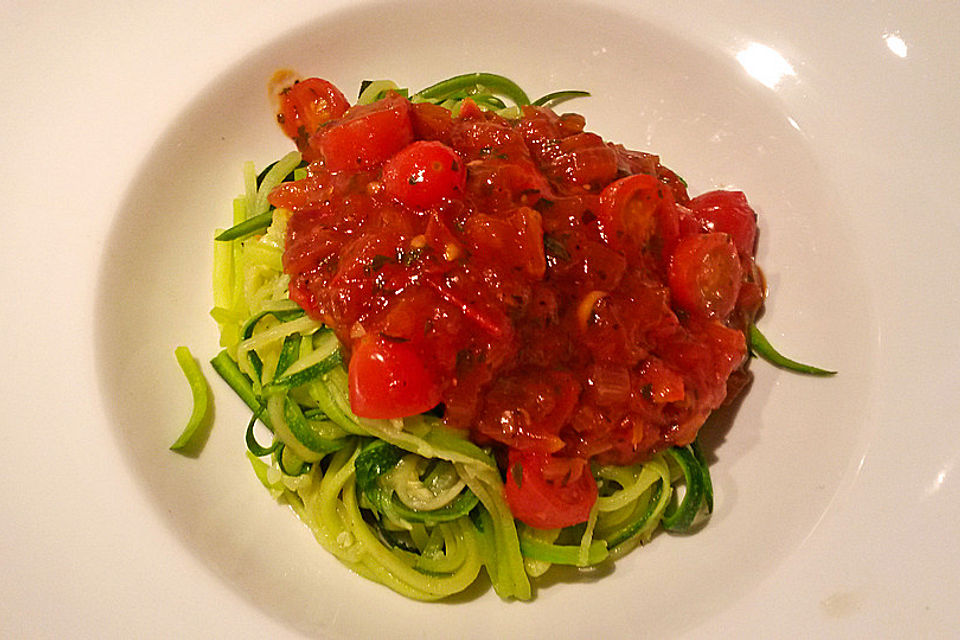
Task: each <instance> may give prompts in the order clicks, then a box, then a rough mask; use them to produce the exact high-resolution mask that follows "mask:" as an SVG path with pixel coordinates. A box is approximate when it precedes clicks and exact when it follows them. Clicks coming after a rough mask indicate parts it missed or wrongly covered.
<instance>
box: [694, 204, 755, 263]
mask: <svg viewBox="0 0 960 640" xmlns="http://www.w3.org/2000/svg"><path fill="white" fill-rule="evenodd" d="M687 206H688V207H689V208H690V210H691V211H692V212H693V215H694V217H696V218H697V220H699V221H700V223H701V224H702V225H703V226H704V227H705V228H706V229H707V230H708V231H719V232H722V233H727V234H730V237H731V238H733V243H734V244H735V245H736V246H737V251H739V252H740V253H741V254H743V255H745V256H753V248H754V245H755V243H756V239H757V214H756V213H755V212H754V210H753V209H752V208H751V207H750V205H749V204H747V196H745V195H744V193H743V192H742V191H708V192H707V193H704V194H701V195H699V196H697V197H696V198H694V199H693V200H691V201H690V204H688V205H687Z"/></svg>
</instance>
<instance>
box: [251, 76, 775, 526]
mask: <svg viewBox="0 0 960 640" xmlns="http://www.w3.org/2000/svg"><path fill="white" fill-rule="evenodd" d="M321 88H322V87H321ZM314 90H316V87H314ZM292 93H293V95H294V96H295V97H297V96H298V95H299V96H302V94H303V93H304V92H302V91H299V92H297V91H294V92H292ZM318 94H319V95H321V96H323V97H322V98H321V99H323V100H326V103H327V104H328V105H332V106H331V107H328V108H327V112H328V113H330V115H329V117H328V118H326V119H325V120H324V121H323V122H320V123H314V124H313V125H312V127H311V129H310V130H304V128H303V127H302V126H301V127H300V128H299V129H298V130H297V131H296V132H295V133H291V137H293V138H294V139H295V140H296V142H297V144H298V146H299V147H300V149H301V151H302V152H303V153H304V157H306V158H309V159H311V160H312V161H313V162H312V163H311V164H310V165H309V168H308V176H307V177H306V178H304V179H302V180H299V181H297V182H292V183H285V184H283V185H281V186H280V187H278V188H277V189H276V190H275V191H274V192H273V193H272V194H271V196H270V201H271V202H272V203H273V204H274V205H275V206H277V207H284V208H286V209H289V210H291V211H293V215H292V217H291V218H290V220H289V223H288V237H287V246H286V252H285V255H284V268H285V270H286V272H287V273H289V275H290V277H291V281H290V297H291V299H293V300H295V301H296V302H297V303H298V304H300V305H301V306H302V307H303V308H304V309H305V310H306V311H307V312H308V313H309V314H310V315H311V316H313V317H315V318H317V319H320V320H322V321H323V322H324V323H325V324H327V325H328V326H330V327H331V328H333V330H334V331H336V333H337V335H338V336H339V338H340V339H341V341H342V342H343V344H344V345H346V347H347V349H348V350H349V351H350V354H351V356H350V364H349V376H350V391H351V401H352V403H353V408H354V411H355V412H356V413H357V414H358V415H360V416H366V417H375V418H394V417H401V416H405V415H410V414H415V413H419V412H423V411H428V410H432V409H436V410H438V411H442V415H443V418H444V420H445V421H446V422H447V423H448V424H449V425H451V426H454V427H458V428H463V429H469V431H470V434H471V437H472V438H473V439H474V440H475V441H476V442H478V443H480V444H493V445H496V446H497V447H498V448H500V450H501V452H502V453H504V454H509V455H503V456H502V458H501V460H503V461H505V460H508V459H509V460H510V464H511V465H515V466H519V465H521V464H526V465H527V466H528V467H531V468H532V466H536V474H537V476H536V477H538V478H541V479H543V482H542V483H540V484H544V483H545V486H552V487H553V488H554V489H553V490H554V493H555V494H557V495H560V494H562V493H564V492H566V493H567V494H569V493H570V492H571V488H570V487H571V486H572V485H573V484H574V483H579V484H577V486H578V487H579V489H578V490H577V491H575V492H574V493H575V494H576V495H577V496H581V495H586V496H587V498H578V500H579V501H580V503H581V505H580V507H578V508H568V507H563V508H559V507H558V508H554V507H552V506H550V504H552V503H550V504H547V506H546V507H543V505H542V504H540V503H543V499H541V498H538V497H533V498H530V497H529V496H528V497H526V498H525V497H523V496H522V495H521V496H520V497H519V498H518V497H516V494H517V493H518V488H520V487H522V483H520V482H517V487H511V491H508V499H509V501H510V504H511V506H512V507H513V509H514V512H515V514H519V513H525V512H531V513H533V512H535V513H541V511H543V509H546V511H547V512H548V513H547V516H546V517H541V516H542V514H541V515H540V516H531V518H532V519H534V520H535V521H536V522H535V523H534V522H530V524H534V526H564V525H566V524H572V523H574V522H578V521H582V520H583V519H585V518H586V512H585V511H584V510H583V508H582V503H583V502H584V500H589V503H590V504H592V501H593V500H595V499H596V486H595V484H594V483H593V481H592V478H586V479H585V477H584V476H589V475H590V474H589V468H588V467H587V466H586V465H585V464H584V463H585V462H586V461H590V460H595V461H599V462H606V463H618V464H626V463H633V462H637V461H642V460H643V459H645V458H647V457H649V456H650V455H651V454H652V453H653V452H655V451H658V450H660V449H663V448H665V447H668V446H670V445H674V444H679V445H683V444H687V443H689V442H691V441H692V440H693V439H694V438H695V436H696V434H697V431H698V429H699V428H700V427H701V425H702V424H703V422H704V420H705V419H706V418H707V416H708V415H709V414H710V412H711V411H713V410H714V409H716V408H717V407H718V406H720V404H721V403H722V402H723V401H724V400H725V399H726V398H728V397H730V396H731V395H732V394H734V393H736V391H737V390H739V388H740V387H741V386H742V384H743V382H744V379H745V373H744V372H743V366H744V363H745V359H746V344H745V331H744V330H745V328H746V327H747V325H748V324H749V323H750V322H751V321H752V319H753V316H754V315H755V314H756V312H757V310H758V308H759V307H760V305H761V304H762V301H763V290H762V287H761V284H760V278H759V275H758V271H757V269H756V266H755V264H754V260H753V249H754V239H755V231H756V221H755V216H754V213H753V211H752V210H751V209H750V207H749V205H748V204H747V202H746V199H745V198H744V197H743V194H741V193H739V192H727V191H715V192H711V193H708V194H704V195H701V196H699V197H697V198H694V199H692V200H691V199H690V198H689V197H688V195H687V192H686V188H685V185H684V183H683V182H682V180H680V179H679V178H678V177H677V176H676V175H675V174H674V173H673V172H671V171H670V170H669V169H667V168H665V167H663V166H662V165H661V164H659V161H658V158H657V157H656V156H653V155H649V154H646V153H640V152H635V151H628V150H626V149H625V148H623V147H622V146H619V145H615V144H611V143H608V142H605V141H604V140H602V139H601V138H600V137H599V136H597V135H596V134H593V133H589V132H587V131H586V130H585V129H584V124H585V123H584V119H583V117H581V116H579V115H576V114H565V115H557V114H555V113H554V112H553V111H551V110H550V109H546V108H539V107H532V106H527V107H524V108H523V115H522V117H521V118H520V119H519V120H507V119H505V118H502V117H500V116H498V115H495V114H493V113H490V112H484V111H481V110H480V109H479V108H477V107H476V106H475V105H474V104H473V103H472V102H470V101H469V100H468V101H466V102H464V103H463V105H462V108H461V110H460V113H459V115H458V116H456V117H454V116H452V115H451V113H450V112H449V111H448V110H446V109H444V108H441V107H439V106H435V105H432V104H428V103H420V104H411V103H410V102H409V101H408V100H407V99H405V98H403V97H401V96H400V95H398V94H390V95H388V96H387V97H386V98H385V99H383V100H380V101H378V102H375V103H373V104H371V105H366V106H356V107H352V108H350V109H349V110H346V111H344V110H343V109H341V108H339V107H338V106H337V105H338V104H339V100H338V99H337V94H334V93H333V92H331V91H329V90H324V91H319V92H318ZM330 96H333V97H330ZM285 108H286V109H287V112H288V113H294V115H293V116H290V115H288V116H287V117H286V120H287V121H288V122H289V121H290V120H291V119H293V118H294V117H296V113H309V114H311V116H310V118H307V117H299V120H298V122H306V121H308V120H310V119H313V120H316V113H317V112H319V111H322V110H320V109H315V110H310V109H309V108H308V107H307V106H304V105H302V104H301V103H296V104H294V105H292V106H291V105H287V106H286V107H285ZM515 461H516V462H515ZM584 469H586V471H585V472H584V471H583V470H584ZM514 471H515V472H517V471H522V469H519V468H516V469H514ZM528 473H533V472H532V471H528ZM517 477H519V476H517ZM530 477H533V476H530ZM505 481H506V482H507V483H508V484H509V482H510V481H511V475H510V472H509V471H508V472H507V473H506V480H505ZM584 483H586V484H584ZM530 484H531V486H533V485H532V483H530ZM538 486H539V485H538ZM591 487H592V489H591ZM541 488H542V487H541ZM511 492H512V493H513V494H514V496H513V497H511V495H510V494H511ZM521 493H522V491H521ZM540 493H542V491H540ZM557 495H554V498H556V497H557ZM530 500H533V501H534V502H536V503H537V504H536V505H534V506H533V507H532V508H531V507H530V505H529V504H526V502H529V501H530ZM538 501H539V502H538ZM548 502H549V501H548ZM555 502H557V503H558V504H559V503H561V502H563V500H556V501H555ZM588 506H589V505H588ZM541 507H543V508H541ZM588 511H589V509H587V512H588ZM551 514H552V515H551ZM554 516H555V517H554ZM518 517H520V516H519V515H518Z"/></svg>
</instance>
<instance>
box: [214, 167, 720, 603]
mask: <svg viewBox="0 0 960 640" xmlns="http://www.w3.org/2000/svg"><path fill="white" fill-rule="evenodd" d="M300 164H301V163H300V157H299V154H297V153H296V152H294V153H290V154H289V155H287V156H285V157H284V158H283V159H281V160H280V161H278V162H277V163H275V164H274V165H272V166H271V167H270V168H269V169H268V170H266V171H264V172H262V173H261V174H260V175H259V176H258V175H257V174H256V172H255V170H254V168H253V165H252V164H250V163H248V164H247V165H245V167H244V174H245V179H246V183H247V193H246V194H245V195H244V196H242V197H239V198H237V199H236V201H235V203H234V204H235V221H236V222H237V223H242V222H243V221H244V220H249V219H251V218H253V217H255V216H257V215H262V214H263V213H265V212H270V214H271V223H270V225H269V227H268V228H267V229H266V230H265V231H263V232H262V233H260V234H258V235H255V236H250V237H246V238H236V239H232V240H226V241H218V242H217V243H216V245H215V269H214V280H215V286H214V291H215V308H214V309H213V312H212V315H213V317H214V318H215V319H216V320H217V322H218V323H219V325H220V328H221V346H222V347H223V351H221V352H220V354H219V355H217V356H216V358H214V359H213V361H212V364H213V366H214V368H215V370H216V371H217V372H218V373H219V374H220V375H221V377H222V378H223V379H224V380H225V381H226V382H227V383H228V384H229V385H230V387H231V388H232V389H233V390H234V391H235V392H236V393H237V395H238V396H239V397H240V398H241V399H242V400H243V401H244V402H245V403H246V404H247V406H248V407H249V408H250V409H251V410H252V417H251V419H250V422H249V424H248V427H247V431H246V443H247V448H248V452H247V455H248V457H249V459H250V462H251V464H252V466H253V469H254V471H255V473H256V476H257V478H259V480H260V482H261V483H262V484H263V486H264V487H266V488H267V489H268V490H269V491H270V493H271V494H272V495H273V496H274V497H275V498H276V499H278V500H280V501H281V502H284V503H286V504H288V505H290V507H292V509H293V510H294V511H295V512H296V513H297V515H298V516H299V517H300V519H301V520H302V521H303V522H304V523H305V524H306V525H307V526H308V527H309V528H310V529H311V531H313V534H314V535H315V537H316V539H317V541H318V542H319V543H320V544H321V545H322V546H323V547H324V548H325V549H326V550H327V551H329V552H330V553H332V554H333V555H334V556H336V557H337V558H338V559H339V560H340V561H341V562H342V563H343V564H345V565H346V566H347V567H349V568H350V569H351V570H353V571H354V572H356V573H358V574H359V575H361V576H364V577H366V578H369V579H371V580H375V581H377V582H380V583H382V584H384V585H386V586H388V587H390V588H391V589H393V590H394V591H396V592H398V593H401V594H403V595H405V596H408V597H411V598H415V599H418V600H437V599H441V598H444V597H446V596H450V595H452V594H455V593H458V592H460V591H463V590H464V589H466V588H467V587H468V586H469V585H471V584H472V583H473V582H474V581H475V580H477V578H478V576H479V574H480V573H481V570H485V571H486V574H487V576H488V577H489V579H490V582H491V583H492V585H493V587H494V589H495V590H496V592H497V594H498V595H500V597H502V598H517V599H522V600H525V599H529V598H530V597H531V583H530V578H531V577H538V576H541V575H543V574H544V573H545V572H546V571H547V570H549V568H550V567H551V566H552V565H571V566H574V567H593V566H596V565H598V564H600V563H603V562H606V561H609V560H611V559H612V558H614V557H617V556H619V555H621V554H623V553H624V552H626V551H628V550H630V549H632V548H633V547H635V546H636V545H638V544H643V543H645V542H647V541H649V540H650V538H651V537H652V536H653V534H654V533H655V532H656V531H657V529H658V528H663V529H668V530H681V531H682V530H686V529H689V528H690V526H691V525H692V524H693V522H694V519H695V518H696V517H697V515H698V514H699V513H701V512H702V511H704V510H706V511H709V510H711V509H712V489H711V484H710V476H709V472H708V471H707V467H706V465H705V463H704V461H703V458H702V455H701V454H700V451H699V449H698V448H697V445H696V444H693V445H690V446H687V447H682V448H678V447H674V448H671V449H669V450H667V451H665V452H662V453H659V454H657V455H655V456H654V457H653V458H652V459H650V460H648V461H647V462H645V463H643V464H637V465H633V466H625V467H617V466H607V465H598V466H594V467H593V468H592V473H593V475H594V477H595V478H596V480H597V483H598V485H599V487H600V497H599V498H598V500H597V502H596V504H595V506H594V508H593V510H592V512H591V514H590V517H589V519H588V521H587V522H586V523H583V524H580V525H576V526H572V527H567V528H564V529H553V530H540V529H534V528H532V527H529V526H527V525H524V524H523V523H520V522H518V521H516V520H514V518H513V516H512V514H511V512H510V509H509V507H508V505H507V503H506V501H505V499H504V497H503V491H504V490H503V483H504V478H503V476H502V475H501V472H500V471H499V469H498V467H497V464H496V462H495V460H494V458H493V456H492V455H491V453H490V452H489V451H487V450H484V449H482V448H480V447H478V446H477V445H475V444H473V443H472V442H471V441H470V440H469V439H468V438H467V434H466V433H464V432H460V431H456V430H453V429H449V428H447V427H445V426H444V425H443V424H442V422H441V421H440V420H439V419H438V418H437V417H435V416H433V415H429V414H423V415H418V416H414V417H410V418H405V419H402V420H399V419H398V420H373V419H366V418H360V417H357V416H356V415H354V413H353V412H352V411H351V409H350V403H349V399H348V393H347V372H346V369H345V367H344V362H343V357H342V355H341V346H340V344H339V343H338V341H337V339H336V337H335V336H334V335H333V332H332V331H330V330H329V329H328V328H326V327H324V326H323V325H322V324H320V323H319V322H317V321H316V320H313V319H312V318H310V317H308V316H307V315H305V314H304V312H303V311H302V310H301V309H300V308H299V307H298V306H297V305H296V304H294V303H293V302H291V301H290V300H289V299H288V297H287V285H288V281H289V277H288V276H287V275H285V274H284V273H283V269H282V255H283V250H284V237H285V227H286V221H287V216H288V215H289V214H288V212H286V211H284V210H282V209H274V210H272V212H271V211H270V208H269V205H268V204H267V201H266V194H267V193H269V191H270V190H271V189H273V187H275V186H276V185H277V184H278V183H279V182H281V181H282V180H284V179H292V178H294V177H296V176H297V175H298V174H299V172H300V171H302V170H303V169H302V167H300ZM298 167H299V168H298ZM261 424H262V426H261ZM263 427H266V429H263ZM261 430H262V431H261ZM258 431H260V435H258ZM263 440H269V442H268V444H261V441H263ZM678 485H683V486H684V491H683V497H682V499H678V491H677V488H678Z"/></svg>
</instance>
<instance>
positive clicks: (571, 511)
mask: <svg viewBox="0 0 960 640" xmlns="http://www.w3.org/2000/svg"><path fill="white" fill-rule="evenodd" d="M503 485H504V493H505V495H506V498H507V504H508V505H510V511H511V512H513V516H514V517H515V518H517V519H518V520H520V521H521V522H523V523H525V524H528V525H530V526H531V527H534V528H536V529H558V528H561V527H569V526H571V525H575V524H578V523H580V522H585V521H586V520H587V518H588V517H589V516H590V509H592V508H593V504H594V503H595V502H596V501H597V493H598V492H597V482H596V481H595V480H594V479H593V475H591V473H590V466H589V464H588V463H587V462H586V460H584V459H582V458H572V459H568V458H554V457H552V456H549V455H547V454H544V453H536V452H530V451H517V450H515V449H511V450H510V453H509V454H508V456H507V478H506V480H505V481H504V483H503Z"/></svg>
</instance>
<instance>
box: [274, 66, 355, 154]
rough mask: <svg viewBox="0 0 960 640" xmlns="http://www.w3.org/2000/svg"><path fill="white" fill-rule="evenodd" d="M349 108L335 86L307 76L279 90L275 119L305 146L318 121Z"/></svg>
mask: <svg viewBox="0 0 960 640" xmlns="http://www.w3.org/2000/svg"><path fill="white" fill-rule="evenodd" d="M349 108H350V103H349V102H347V99H346V98H345V97H344V96H343V93H341V92H340V90H339V89H337V88H336V87H335V86H333V85H332V84H330V83H329V82H327V81H326V80H322V79H320V78H307V79H306V80H301V81H299V82H296V83H294V84H293V85H292V86H290V87H287V88H286V89H284V90H283V91H282V92H281V93H280V108H279V110H278V113H277V122H278V123H279V124H280V127H281V128H282V129H283V132H284V133H285V134H287V136H288V137H289V138H291V139H292V140H294V141H295V142H296V143H297V146H298V147H300V146H306V143H307V140H308V139H309V137H310V136H311V135H313V134H314V133H316V132H317V129H319V128H320V126H321V125H323V124H324V123H326V122H329V121H330V120H333V119H335V118H339V117H340V116H342V115H343V114H344V113H345V112H346V111H347V109H349Z"/></svg>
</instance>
